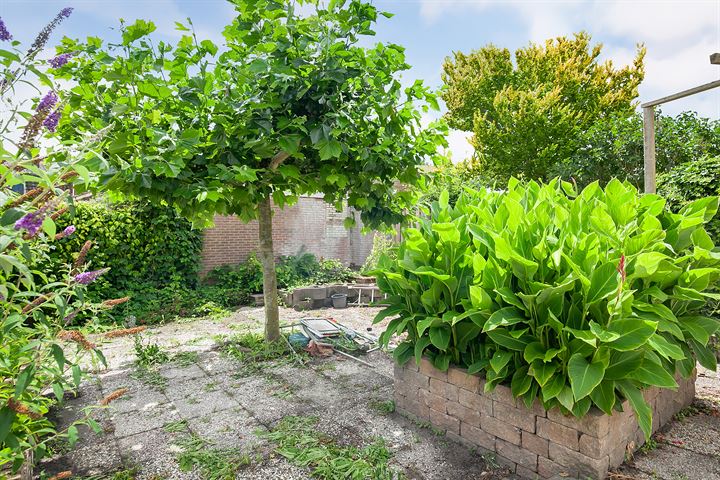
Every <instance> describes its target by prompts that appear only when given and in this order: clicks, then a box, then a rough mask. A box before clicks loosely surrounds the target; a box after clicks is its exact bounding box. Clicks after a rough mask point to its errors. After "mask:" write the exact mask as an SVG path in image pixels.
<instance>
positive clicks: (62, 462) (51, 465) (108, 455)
mask: <svg viewBox="0 0 720 480" xmlns="http://www.w3.org/2000/svg"><path fill="white" fill-rule="evenodd" d="M120 468H122V459H121V458H120V451H119V450H118V446H117V443H116V442H115V439H114V438H112V437H110V438H109V439H106V440H105V441H96V442H93V443H92V444H90V445H86V446H83V447H79V448H75V449H73V450H72V451H70V452H69V453H67V454H65V455H63V456H61V457H56V458H50V459H46V460H43V461H42V462H41V463H40V466H39V468H38V469H37V470H39V471H44V472H45V473H46V474H47V475H56V474H58V473H60V472H65V471H68V470H69V471H71V472H73V474H74V475H75V476H76V477H80V476H92V475H100V474H105V473H108V472H112V471H115V470H118V469H120Z"/></svg>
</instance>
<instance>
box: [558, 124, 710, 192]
mask: <svg viewBox="0 0 720 480" xmlns="http://www.w3.org/2000/svg"><path fill="white" fill-rule="evenodd" d="M580 138H581V142H580V147H579V148H578V149H577V150H576V151H575V152H574V153H573V154H571V155H570V156H569V157H568V158H566V159H564V160H562V161H561V162H559V163H556V164H555V165H553V166H552V167H551V169H550V173H551V176H560V177H563V178H564V179H568V180H569V179H571V178H572V179H574V180H575V181H576V182H577V183H578V184H579V185H582V186H586V185H589V184H590V183H592V182H594V181H595V180H599V181H600V183H601V184H606V183H607V182H609V181H610V180H611V179H612V178H620V179H622V180H627V181H629V182H631V183H632V184H633V185H635V186H637V187H638V188H639V189H642V188H643V185H644V179H643V133H642V117H641V116H640V114H639V113H635V114H634V115H632V116H630V117H626V116H614V117H608V118H603V119H601V120H599V121H598V122H596V123H595V124H594V125H592V126H591V127H590V128H588V129H587V130H586V131H585V132H583V133H582V134H581V137H580ZM655 145H656V146H655V150H656V156H657V169H658V172H659V173H663V172H668V171H670V170H671V169H673V168H674V167H675V166H677V165H681V164H684V163H688V162H694V161H697V160H698V159H700V158H702V157H706V156H710V157H712V156H720V121H718V120H709V119H707V118H702V117H699V116H698V114H697V113H695V112H683V113H681V114H680V115H677V116H675V117H671V116H667V115H661V114H660V112H657V114H656V118H655ZM715 194H716V193H713V194H712V195H715ZM693 198H696V197H693Z"/></svg>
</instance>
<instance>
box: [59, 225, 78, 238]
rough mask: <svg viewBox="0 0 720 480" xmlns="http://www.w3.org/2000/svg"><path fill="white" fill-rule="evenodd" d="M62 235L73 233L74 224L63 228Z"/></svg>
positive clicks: (67, 235)
mask: <svg viewBox="0 0 720 480" xmlns="http://www.w3.org/2000/svg"><path fill="white" fill-rule="evenodd" d="M62 233H63V235H64V236H66V237H69V236H70V235H72V234H73V233H75V225H70V226H69V227H65V230H63V232H62Z"/></svg>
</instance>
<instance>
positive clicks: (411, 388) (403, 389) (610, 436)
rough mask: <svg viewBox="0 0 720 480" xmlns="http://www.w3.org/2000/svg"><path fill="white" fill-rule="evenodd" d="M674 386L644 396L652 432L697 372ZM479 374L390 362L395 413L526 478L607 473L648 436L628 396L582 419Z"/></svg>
mask: <svg viewBox="0 0 720 480" xmlns="http://www.w3.org/2000/svg"><path fill="white" fill-rule="evenodd" d="M677 381H678V385H679V389H678V391H672V390H665V389H659V388H650V389H647V390H646V391H644V393H643V395H644V396H645V399H646V400H647V401H648V402H649V404H650V405H651V406H652V409H653V432H655V431H657V430H658V429H659V428H660V427H661V426H662V425H664V424H665V423H666V422H668V421H669V420H670V419H671V418H672V416H673V415H674V414H675V413H677V412H678V411H679V410H681V409H682V408H684V407H686V406H688V405H690V403H692V401H693V398H694V397H695V375H694V374H693V376H692V377H691V378H690V379H684V378H678V379H677ZM483 388H484V380H483V379H482V378H480V377H478V376H476V375H468V374H467V373H466V371H465V370H463V369H459V368H454V367H451V368H450V369H449V370H448V371H447V372H441V371H439V370H437V369H436V368H435V367H434V366H433V365H432V364H431V363H430V362H429V361H428V360H427V359H422V361H421V363H420V367H419V368H418V366H417V365H416V364H415V362H414V361H413V360H411V361H410V362H408V363H407V364H406V365H405V366H403V367H401V366H398V365H395V405H396V409H397V411H398V412H400V413H401V414H404V415H406V416H409V417H412V418H416V419H418V420H421V421H426V422H430V423H431V424H432V425H433V426H434V427H435V428H437V429H440V430H442V431H444V432H445V433H446V435H447V436H448V437H449V438H450V439H452V440H455V441H458V442H460V443H462V444H465V445H467V446H469V447H471V448H474V449H477V450H479V451H480V452H481V453H491V454H494V455H495V457H496V460H497V462H498V463H500V464H501V465H504V466H507V467H508V468H510V470H511V471H512V472H514V473H516V474H517V475H519V476H521V477H524V478H532V479H535V478H538V477H539V478H551V477H554V476H556V475H558V476H560V477H564V478H582V479H583V480H585V479H587V478H592V479H604V478H606V477H607V472H608V470H609V469H612V468H615V467H617V466H619V465H620V464H621V463H622V462H623V461H624V459H625V454H626V452H628V451H630V452H631V451H633V450H635V449H637V448H639V447H640V446H641V445H643V443H645V438H644V435H643V433H642V431H641V430H640V427H639V426H638V423H637V420H636V418H635V414H634V412H633V410H632V408H630V406H629V404H628V402H627V401H626V402H625V403H623V412H614V413H613V415H606V414H604V413H602V412H601V411H600V410H597V409H595V408H593V409H591V410H590V412H589V413H588V415H586V416H585V417H583V418H579V419H578V418H575V417H573V416H565V415H563V414H562V413H561V412H560V410H558V409H553V410H550V411H546V410H545V409H544V408H543V407H542V405H541V404H540V403H539V402H538V401H536V402H535V404H534V405H533V407H532V408H530V409H528V408H526V407H525V404H524V403H522V401H519V402H516V401H515V399H514V398H513V396H512V394H511V393H510V389H509V388H508V387H506V386H503V385H499V386H497V387H496V388H495V390H494V391H493V392H490V393H484V391H483Z"/></svg>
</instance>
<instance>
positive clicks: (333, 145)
mask: <svg viewBox="0 0 720 480" xmlns="http://www.w3.org/2000/svg"><path fill="white" fill-rule="evenodd" d="M318 145H320V150H319V151H320V160H328V159H330V158H338V157H339V156H340V154H341V153H342V144H341V143H340V142H338V141H337V140H329V141H327V142H322V141H321V142H320V143H319V144H318Z"/></svg>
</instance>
